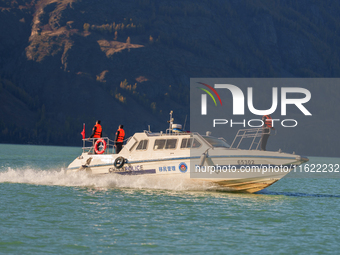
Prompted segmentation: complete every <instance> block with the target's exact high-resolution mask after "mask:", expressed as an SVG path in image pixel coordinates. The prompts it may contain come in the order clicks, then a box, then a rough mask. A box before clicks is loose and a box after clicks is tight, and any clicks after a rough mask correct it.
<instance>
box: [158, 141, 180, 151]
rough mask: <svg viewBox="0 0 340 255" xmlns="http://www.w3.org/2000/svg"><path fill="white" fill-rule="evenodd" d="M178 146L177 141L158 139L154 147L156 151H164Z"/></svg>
mask: <svg viewBox="0 0 340 255" xmlns="http://www.w3.org/2000/svg"><path fill="white" fill-rule="evenodd" d="M176 145H177V139H157V140H156V141H155V145H154V146H153V149H154V150H162V149H175V148H176Z"/></svg>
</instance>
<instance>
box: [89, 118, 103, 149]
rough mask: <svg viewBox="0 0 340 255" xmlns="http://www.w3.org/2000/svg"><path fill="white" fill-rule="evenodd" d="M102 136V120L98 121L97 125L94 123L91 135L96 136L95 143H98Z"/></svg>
mask: <svg viewBox="0 0 340 255" xmlns="http://www.w3.org/2000/svg"><path fill="white" fill-rule="evenodd" d="M101 137H102V126H101V125H100V120H97V121H96V125H94V127H93V129H92V134H91V136H90V138H94V139H93V144H95V143H96V141H97V139H98V138H101Z"/></svg>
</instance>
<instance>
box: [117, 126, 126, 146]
mask: <svg viewBox="0 0 340 255" xmlns="http://www.w3.org/2000/svg"><path fill="white" fill-rule="evenodd" d="M118 132H119V135H118V137H117V143H122V142H123V141H124V137H125V131H124V129H122V128H119V129H118V131H117V132H116V135H117V133H118Z"/></svg>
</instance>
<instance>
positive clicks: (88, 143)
mask: <svg viewBox="0 0 340 255" xmlns="http://www.w3.org/2000/svg"><path fill="white" fill-rule="evenodd" d="M98 139H103V140H104V141H105V143H106V149H105V151H104V153H103V154H115V148H114V144H115V142H114V141H113V140H111V139H109V138H108V137H101V138H86V139H83V148H82V149H83V153H88V154H95V151H94V144H95V142H96V141H97V140H98Z"/></svg>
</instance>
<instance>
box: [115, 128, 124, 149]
mask: <svg viewBox="0 0 340 255" xmlns="http://www.w3.org/2000/svg"><path fill="white" fill-rule="evenodd" d="M123 127H124V126H123V125H119V127H118V130H117V132H116V138H115V147H116V154H118V153H119V152H120V151H121V150H122V148H123V142H124V138H125V131H124V129H123Z"/></svg>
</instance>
